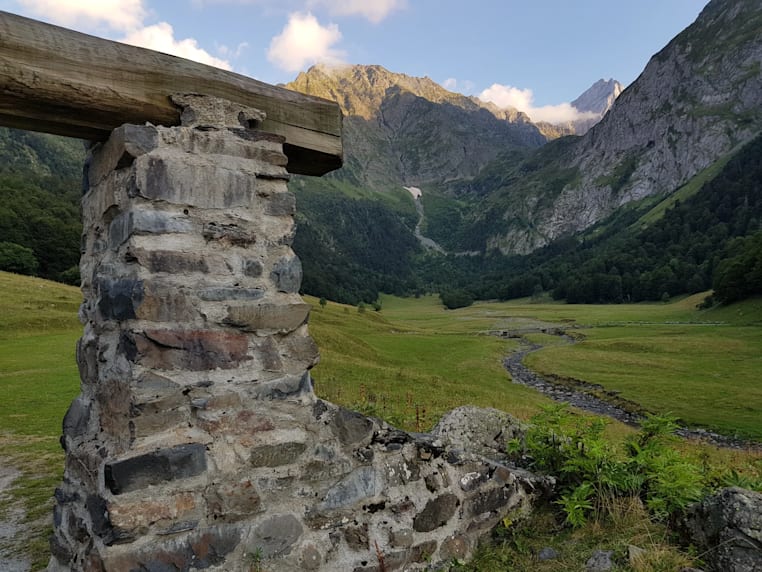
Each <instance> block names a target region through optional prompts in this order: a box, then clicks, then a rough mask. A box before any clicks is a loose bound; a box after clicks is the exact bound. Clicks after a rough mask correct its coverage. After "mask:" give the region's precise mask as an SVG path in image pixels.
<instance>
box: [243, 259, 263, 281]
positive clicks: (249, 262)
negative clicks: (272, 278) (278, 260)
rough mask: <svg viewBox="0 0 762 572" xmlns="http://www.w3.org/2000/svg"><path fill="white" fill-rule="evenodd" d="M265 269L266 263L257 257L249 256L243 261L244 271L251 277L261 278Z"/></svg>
mask: <svg viewBox="0 0 762 572" xmlns="http://www.w3.org/2000/svg"><path fill="white" fill-rule="evenodd" d="M264 270H265V266H264V264H262V262H261V261H259V260H257V259H256V258H249V259H246V260H244V261H243V273H244V274H245V275H246V276H249V277H250V278H259V277H260V276H262V272H264Z"/></svg>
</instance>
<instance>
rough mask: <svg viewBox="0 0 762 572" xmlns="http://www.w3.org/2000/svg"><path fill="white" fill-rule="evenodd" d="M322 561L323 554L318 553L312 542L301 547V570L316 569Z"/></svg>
mask: <svg viewBox="0 0 762 572" xmlns="http://www.w3.org/2000/svg"><path fill="white" fill-rule="evenodd" d="M322 563H323V555H322V554H320V550H318V549H317V548H316V547H315V545H314V544H308V545H307V546H305V547H304V548H303V549H302V555H301V557H300V558H299V565H300V566H301V568H302V570H318V569H319V568H320V565H321V564H322Z"/></svg>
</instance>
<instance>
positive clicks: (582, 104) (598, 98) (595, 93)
mask: <svg viewBox="0 0 762 572" xmlns="http://www.w3.org/2000/svg"><path fill="white" fill-rule="evenodd" d="M623 90H624V88H623V87H622V84H621V83H619V82H618V81H616V80H615V79H599V80H598V81H596V82H595V83H594V84H593V85H591V86H590V87H589V88H588V89H587V90H586V91H585V92H584V93H582V95H580V96H579V97H578V98H577V99H575V100H574V101H572V102H571V104H572V107H573V108H575V109H576V110H577V111H581V112H582V113H585V112H591V113H597V114H598V115H599V116H600V117H603V116H604V115H606V112H607V111H608V110H609V109H611V106H612V105H614V101H615V100H616V98H617V97H619V94H620V93H622V91H623Z"/></svg>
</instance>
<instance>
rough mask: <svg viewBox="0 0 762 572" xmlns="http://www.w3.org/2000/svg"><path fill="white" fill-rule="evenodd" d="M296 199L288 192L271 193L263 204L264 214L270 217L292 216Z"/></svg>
mask: <svg viewBox="0 0 762 572" xmlns="http://www.w3.org/2000/svg"><path fill="white" fill-rule="evenodd" d="M295 212H296V197H295V196H294V194H293V193H292V192H290V191H285V192H280V193H273V194H272V195H270V197H269V198H268V199H267V202H266V203H265V214H268V215H270V216H294V213H295Z"/></svg>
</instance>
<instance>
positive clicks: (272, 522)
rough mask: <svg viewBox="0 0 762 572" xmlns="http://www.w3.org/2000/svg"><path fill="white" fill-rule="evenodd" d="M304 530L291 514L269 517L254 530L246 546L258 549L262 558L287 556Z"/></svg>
mask: <svg viewBox="0 0 762 572" xmlns="http://www.w3.org/2000/svg"><path fill="white" fill-rule="evenodd" d="M303 532H304V529H303V527H302V524H301V523H300V522H299V520H298V519H297V518H296V517H295V516H294V515H292V514H283V515H276V516H271V517H270V518H268V519H267V520H264V521H263V522H261V523H260V524H259V526H257V528H256V529H254V531H253V533H252V534H251V536H250V537H249V538H248V539H247V545H248V546H252V547H256V548H258V549H260V551H261V555H262V557H263V558H275V557H279V556H284V555H286V554H289V553H290V552H291V550H292V549H293V547H294V545H295V544H296V542H297V541H298V540H299V538H301V536H302V533H303Z"/></svg>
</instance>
